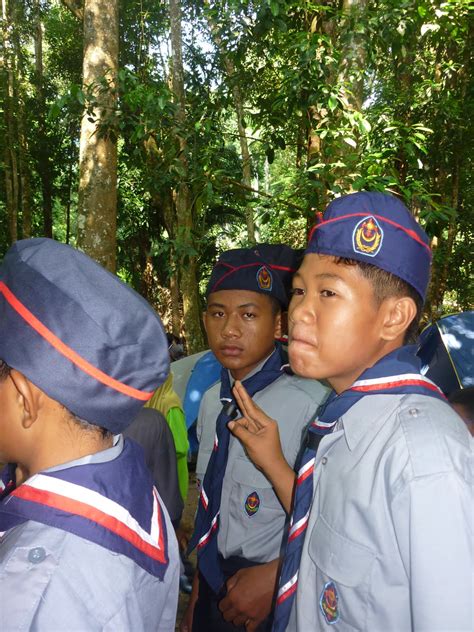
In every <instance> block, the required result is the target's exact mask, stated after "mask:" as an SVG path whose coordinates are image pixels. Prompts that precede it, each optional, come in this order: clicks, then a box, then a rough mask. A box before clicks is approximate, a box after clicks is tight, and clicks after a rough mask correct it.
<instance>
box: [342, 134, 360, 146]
mask: <svg viewBox="0 0 474 632" xmlns="http://www.w3.org/2000/svg"><path fill="white" fill-rule="evenodd" d="M344 142H345V143H347V144H348V145H350V146H351V147H354V149H356V148H357V143H356V142H355V140H354V139H353V138H350V137H348V136H347V137H346V138H344Z"/></svg>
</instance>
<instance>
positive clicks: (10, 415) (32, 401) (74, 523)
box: [0, 239, 179, 632]
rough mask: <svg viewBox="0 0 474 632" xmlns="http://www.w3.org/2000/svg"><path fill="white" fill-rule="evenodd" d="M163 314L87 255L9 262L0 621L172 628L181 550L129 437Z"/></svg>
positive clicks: (12, 626)
mask: <svg viewBox="0 0 474 632" xmlns="http://www.w3.org/2000/svg"><path fill="white" fill-rule="evenodd" d="M168 370H169V361H168V349H167V343H166V338H165V334H164V331H163V329H162V326H161V323H160V320H159V318H158V317H157V316H156V314H155V313H154V312H153V310H152V309H151V308H150V307H149V305H148V304H147V303H146V302H145V301H144V300H143V299H142V298H141V297H140V296H138V294H136V293H135V292H134V291H133V290H132V289H130V288H128V287H127V286H126V285H125V284H123V283H122V282H121V281H120V280H119V279H118V278H117V277H116V276H115V275H112V274H110V273H109V272H107V271H106V270H104V269H103V268H102V267H101V266H99V265H98V264H96V263H95V262H93V261H92V260H91V259H90V258H89V257H87V256H86V255H85V254H83V253H81V252H79V251H77V250H74V249H73V248H70V247H69V246H66V245H64V244H60V243H57V242H55V241H53V240H51V239H28V240H23V241H18V242H16V243H15V244H14V245H13V246H12V247H11V248H10V250H9V251H8V253H7V254H6V256H5V259H4V261H3V263H2V265H1V267H0V411H1V414H0V461H1V462H3V463H9V465H8V466H7V467H6V468H5V470H4V472H3V474H2V482H1V485H0V536H1V537H0V595H1V601H2V605H1V608H0V630H5V631H6V630H58V631H59V630H61V631H64V630H68V631H73V630H78V631H79V630H81V631H83V630H110V631H115V630H160V631H162V632H171V631H172V630H174V624H175V617H176V605H177V596H178V579H179V555H178V549H177V542H176V538H175V536H174V532H173V529H172V526H171V522H170V519H169V517H168V515H167V513H166V510H165V509H164V506H163V505H162V502H161V499H160V498H159V496H158V494H157V492H156V490H155V489H154V487H153V481H152V477H151V474H150V472H149V471H148V469H147V468H146V466H145V462H144V457H143V451H142V449H141V448H140V447H139V446H138V445H137V444H135V443H134V442H132V441H130V440H129V439H125V440H124V439H123V436H122V435H121V432H122V430H124V429H125V428H126V427H127V426H128V425H129V424H130V423H131V422H132V420H133V419H134V417H135V416H136V414H137V413H138V411H139V410H140V409H141V407H142V406H143V404H144V402H145V401H146V400H147V399H149V398H150V397H151V395H152V393H153V391H154V390H155V389H156V388H157V387H158V386H159V384H160V383H161V382H163V381H164V380H165V378H166V375H167V374H168Z"/></svg>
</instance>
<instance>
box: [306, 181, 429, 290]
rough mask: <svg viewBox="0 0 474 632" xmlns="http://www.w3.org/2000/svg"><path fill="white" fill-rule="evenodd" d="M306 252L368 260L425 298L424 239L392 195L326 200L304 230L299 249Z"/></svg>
mask: <svg viewBox="0 0 474 632" xmlns="http://www.w3.org/2000/svg"><path fill="white" fill-rule="evenodd" d="M309 253H319V254H324V255H333V256H335V257H344V258H348V259H355V260H356V261H363V262H365V263H370V264H372V265H373V266H375V267H377V268H381V269H382V270H385V271H386V272H390V273H391V274H393V275H395V276H397V277H399V278H400V279H403V280H404V281H406V283H408V284H409V285H411V286H412V287H414V288H415V290H416V291H417V292H418V293H419V294H420V296H421V298H422V299H423V300H424V298H425V295H426V289H427V287H428V282H429V278H430V266H431V249H430V245H429V239H428V236H427V234H426V233H425V231H424V230H423V229H422V228H421V226H420V225H419V224H418V223H417V221H416V220H415V218H414V217H413V215H412V214H411V213H410V211H409V210H408V209H407V207H406V206H405V205H404V204H403V202H401V201H400V200H399V199H397V198H396V197H394V196H393V195H388V194H386V193H380V192H378V191H361V192H359V193H352V194H351V195H344V196H342V197H340V198H338V199H336V200H334V202H331V204H330V205H329V206H328V207H327V209H326V210H325V211H324V214H323V217H322V221H320V222H319V223H318V224H316V226H315V227H314V228H313V230H312V232H311V233H310V237H309V240H308V247H307V249H306V253H305V254H309Z"/></svg>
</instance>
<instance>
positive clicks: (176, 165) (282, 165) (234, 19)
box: [0, 0, 474, 352]
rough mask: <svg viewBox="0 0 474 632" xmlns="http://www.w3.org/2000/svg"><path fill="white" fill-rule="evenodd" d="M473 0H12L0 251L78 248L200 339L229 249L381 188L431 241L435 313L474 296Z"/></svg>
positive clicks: (174, 326) (5, 10)
mask: <svg viewBox="0 0 474 632" xmlns="http://www.w3.org/2000/svg"><path fill="white" fill-rule="evenodd" d="M473 4H474V3H473V2H471V1H470V0H448V1H445V2H441V1H438V0H372V1H371V2H369V1H368V0H339V1H337V2H336V1H335V0H326V1H320V2H310V1H292V0H261V1H259V2H249V1H245V0H243V1H239V0H232V1H228V2H220V1H216V2H214V1H211V0H199V1H193V0H169V2H160V1H156V0H155V1H154V2H150V1H149V0H140V1H138V0H84V1H82V0H63V2H60V1H59V0H2V23H1V24H2V26H1V49H0V60H1V66H0V72H1V79H2V80H1V83H0V106H1V117H0V138H1V146H2V153H1V159H0V171H1V174H0V229H1V230H0V258H1V257H2V256H3V255H4V253H5V251H6V249H7V248H8V246H9V244H10V243H12V242H13V241H14V240H16V239H21V238H25V237H32V236H33V237H40V236H47V237H53V238H55V239H58V240H60V241H64V242H67V243H70V244H72V245H76V246H78V247H81V248H83V249H84V250H85V251H86V252H88V253H89V254H91V256H93V257H95V258H96V259H97V260H98V261H99V262H101V263H102V264H103V265H105V266H107V267H108V268H109V269H111V270H114V271H116V272H117V273H118V274H119V275H120V276H121V277H122V278H123V279H124V280H126V281H127V282H129V283H130V284H131V285H132V286H134V287H135V288H136V289H137V290H138V291H139V292H140V293H141V294H142V295H143V296H144V297H145V298H146V299H147V300H149V301H150V302H151V303H152V304H153V306H154V307H155V308H156V309H157V311H158V312H159V313H160V314H161V315H162V317H163V318H164V320H165V322H166V324H167V326H168V327H169V329H170V330H172V331H173V332H174V333H176V334H181V333H183V332H184V333H185V335H186V341H187V346H188V350H189V351H191V352H192V351H196V350H199V349H200V348H202V347H203V345H204V337H203V333H202V329H201V325H200V313H201V311H202V307H203V299H202V294H203V289H204V287H205V281H206V279H207V277H208V274H209V272H210V268H211V266H212V263H213V261H214V259H215V257H216V256H217V255H218V254H219V252H221V251H222V250H224V249H226V248H229V247H238V246H241V245H248V244H252V243H255V242H256V241H257V242H260V241H268V242H273V243H277V242H286V243H288V244H290V245H292V246H297V247H302V246H303V245H304V243H305V240H306V236H307V232H308V229H309V227H310V226H311V225H312V224H313V223H314V221H315V215H316V213H317V212H320V211H323V210H324V208H325V206H326V205H327V204H328V202H330V201H331V200H332V199H333V198H334V197H336V196H338V195H340V194H342V193H347V192H351V191H358V190H363V189H367V190H381V191H388V192H391V193H393V194H395V195H398V196H400V197H401V198H402V199H403V200H404V202H405V203H406V204H407V205H408V206H409V208H410V209H411V211H412V212H413V214H414V215H415V216H416V217H417V219H418V220H419V222H420V223H421V224H422V225H423V226H424V228H425V229H426V230H427V232H428V234H429V236H430V238H431V242H432V247H433V250H434V265H433V277H432V283H431V290H430V292H429V297H428V301H427V305H426V311H425V320H428V319H433V318H436V317H438V316H440V315H442V314H443V313H447V312H453V311H457V310H463V309H468V308H470V307H471V306H472V304H473V296H472V288H471V284H470V277H472V255H471V253H472V246H471V244H472V236H473V235H472V232H473V230H472V225H473V222H472V220H473V204H474V186H473V185H474V183H473V169H472V166H473V165H472V162H473V142H472V140H473V136H474V133H473V125H474V98H473V97H474V89H473V88H474V84H473V74H474V73H473V64H472V55H473V51H474V37H473V34H474V33H473V21H472V9H473Z"/></svg>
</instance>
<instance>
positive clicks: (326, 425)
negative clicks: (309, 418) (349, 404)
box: [311, 419, 337, 430]
mask: <svg viewBox="0 0 474 632" xmlns="http://www.w3.org/2000/svg"><path fill="white" fill-rule="evenodd" d="M336 423H337V419H336V421H320V420H319V419H315V420H314V421H313V423H312V424H311V425H312V426H313V427H314V428H323V429H324V430H327V428H332V427H333V426H335V425H336Z"/></svg>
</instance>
